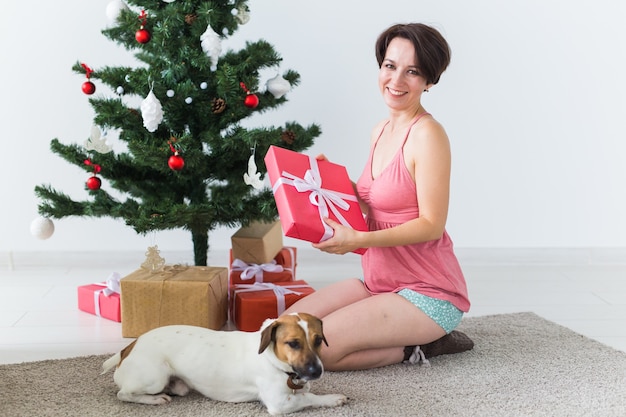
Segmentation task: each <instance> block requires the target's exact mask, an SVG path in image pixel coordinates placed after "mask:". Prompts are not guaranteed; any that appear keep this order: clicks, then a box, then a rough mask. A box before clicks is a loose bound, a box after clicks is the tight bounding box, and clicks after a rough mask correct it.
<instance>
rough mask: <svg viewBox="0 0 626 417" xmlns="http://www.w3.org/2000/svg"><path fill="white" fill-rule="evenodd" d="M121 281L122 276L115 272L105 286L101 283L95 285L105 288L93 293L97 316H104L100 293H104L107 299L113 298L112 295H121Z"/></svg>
mask: <svg viewBox="0 0 626 417" xmlns="http://www.w3.org/2000/svg"><path fill="white" fill-rule="evenodd" d="M120 279H121V277H120V274H118V273H117V272H113V273H112V274H111V275H109V277H108V278H107V280H106V282H105V283H104V284H103V283H101V282H97V283H95V284H94V285H99V286H101V287H104V288H103V289H101V290H98V291H94V293H93V305H94V310H95V313H96V316H98V317H101V316H102V314H101V313H100V293H103V294H104V295H106V296H107V297H109V296H111V295H112V294H119V293H120V292H121V287H120Z"/></svg>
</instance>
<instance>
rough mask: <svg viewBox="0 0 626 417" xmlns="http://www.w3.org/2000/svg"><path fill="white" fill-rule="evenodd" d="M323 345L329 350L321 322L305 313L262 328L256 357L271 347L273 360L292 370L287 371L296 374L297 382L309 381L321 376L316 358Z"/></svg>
mask: <svg viewBox="0 0 626 417" xmlns="http://www.w3.org/2000/svg"><path fill="white" fill-rule="evenodd" d="M322 343H324V344H326V346H328V342H327V341H326V337H324V332H323V329H322V320H320V319H319V318H317V317H315V316H312V315H310V314H307V313H294V314H289V315H285V316H281V317H279V318H277V319H276V320H273V321H268V322H266V323H265V324H264V326H263V327H262V330H261V344H260V345H259V354H261V353H263V352H264V351H265V350H266V349H267V348H268V347H269V346H270V344H271V345H272V349H273V353H274V355H275V356H276V358H277V359H278V360H279V361H281V362H283V363H284V364H287V365H288V366H289V367H290V368H291V369H288V370H287V371H290V372H293V373H295V374H296V376H297V378H298V379H299V380H303V381H310V380H313V379H318V378H319V377H321V376H322V373H323V372H324V367H323V365H322V361H321V360H320V357H319V353H320V349H321V347H322Z"/></svg>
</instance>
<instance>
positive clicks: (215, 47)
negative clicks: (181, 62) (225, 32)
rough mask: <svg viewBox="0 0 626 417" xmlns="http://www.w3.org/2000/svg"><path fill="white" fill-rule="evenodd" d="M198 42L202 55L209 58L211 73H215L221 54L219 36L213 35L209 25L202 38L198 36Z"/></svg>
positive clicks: (213, 32)
mask: <svg viewBox="0 0 626 417" xmlns="http://www.w3.org/2000/svg"><path fill="white" fill-rule="evenodd" d="M200 42H201V45H202V50H203V51H204V53H205V54H207V56H208V57H209V58H211V71H215V70H216V69H217V61H218V60H219V56H220V54H221V53H222V39H221V38H220V35H218V34H217V33H215V31H214V30H213V29H212V28H211V25H209V26H207V28H206V31H205V32H204V33H203V34H202V36H200Z"/></svg>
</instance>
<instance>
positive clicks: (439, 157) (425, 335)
mask: <svg viewBox="0 0 626 417" xmlns="http://www.w3.org/2000/svg"><path fill="white" fill-rule="evenodd" d="M376 58H377V60H378V64H379V67H380V72H379V76H378V84H379V87H380V91H381V94H382V96H383V99H384V101H385V103H386V105H387V107H388V109H389V117H388V118H387V119H385V120H383V121H382V122H380V123H379V124H378V125H377V126H376V127H375V128H374V129H373V132H372V135H371V140H370V154H369V159H368V161H367V163H366V165H365V169H364V170H363V173H362V174H361V177H360V178H359V180H358V182H357V183H356V185H355V190H356V193H357V195H358V197H359V200H360V203H361V207H362V209H363V212H364V213H365V214H366V216H367V223H368V229H369V231H367V232H359V231H355V230H353V229H351V228H349V227H345V226H342V225H341V224H339V223H337V222H335V221H332V220H330V219H327V220H326V222H327V223H328V225H330V226H331V227H332V228H333V229H334V236H333V237H332V238H331V239H328V240H326V241H324V242H321V243H317V244H313V246H314V247H315V248H317V249H320V250H322V251H324V252H328V253H333V254H345V253H347V252H350V251H352V250H354V249H357V248H368V249H367V251H366V252H365V254H364V255H363V257H362V266H363V274H364V280H363V281H361V280H359V279H350V280H346V281H343V282H339V283H336V284H333V285H330V286H328V287H326V288H323V289H321V290H319V291H317V292H315V293H313V294H311V295H310V296H308V297H305V298H303V299H302V300H300V301H299V302H297V303H295V304H294V305H293V306H291V307H290V308H289V309H288V310H287V311H286V312H285V314H289V313H291V312H297V311H302V312H307V313H311V314H314V315H316V316H318V317H320V318H321V319H322V320H323V321H324V333H325V334H326V336H327V339H328V340H329V344H330V345H329V346H328V347H324V349H323V350H322V353H321V354H322V361H323V363H324V365H325V367H326V369H328V370H354V369H367V368H373V367H378V366H385V365H390V364H394V363H399V362H402V361H407V362H411V363H415V362H419V361H420V359H421V360H422V361H426V357H431V356H435V355H438V354H443V353H453V352H460V351H464V350H468V349H471V348H472V347H473V343H472V341H471V340H470V339H469V338H468V337H467V336H465V335H464V334H462V333H460V332H456V331H455V332H453V330H454V328H455V327H456V326H457V325H458V324H459V322H460V321H461V317H462V315H463V312H467V311H468V310H469V306H470V303H469V300H468V297H467V289H466V284H465V279H464V277H463V273H462V272H461V269H460V267H459V264H458V262H457V259H456V257H455V255H454V253H453V249H452V242H451V240H450V238H449V236H448V234H447V232H446V230H445V224H446V217H447V212H448V200H449V188H450V145H449V141H448V137H447V135H446V132H445V131H444V129H443V127H442V126H441V125H440V124H439V123H438V122H437V121H436V120H435V119H434V118H433V117H432V116H431V115H430V114H429V113H428V112H427V111H426V110H425V109H424V107H423V106H422V104H421V96H422V94H423V93H424V92H426V91H428V90H429V89H430V88H431V87H432V86H434V85H435V84H437V82H438V81H439V77H440V75H441V73H442V72H443V71H444V70H445V69H446V68H447V66H448V64H449V62H450V49H449V47H448V44H447V42H446V40H445V39H444V38H443V37H442V36H441V34H440V33H439V32H438V31H437V30H435V29H433V28H432V27H429V26H426V25H423V24H402V25H393V26H391V27H390V28H388V29H387V30H385V31H384V32H383V33H382V34H381V35H380V36H379V38H378V40H377V41H376ZM319 158H320V159H325V158H324V156H323V155H322V156H320V157H319ZM418 201H419V204H418Z"/></svg>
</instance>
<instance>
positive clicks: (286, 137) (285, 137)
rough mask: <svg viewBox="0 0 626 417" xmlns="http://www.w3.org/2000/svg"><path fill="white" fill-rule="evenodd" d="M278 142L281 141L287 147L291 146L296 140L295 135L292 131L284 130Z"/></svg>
mask: <svg viewBox="0 0 626 417" xmlns="http://www.w3.org/2000/svg"><path fill="white" fill-rule="evenodd" d="M280 140H282V141H283V142H285V143H286V144H288V145H291V144H292V143H293V141H294V140H296V134H295V133H293V131H291V130H285V131H284V132H283V133H282V134H281V135H280Z"/></svg>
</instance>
